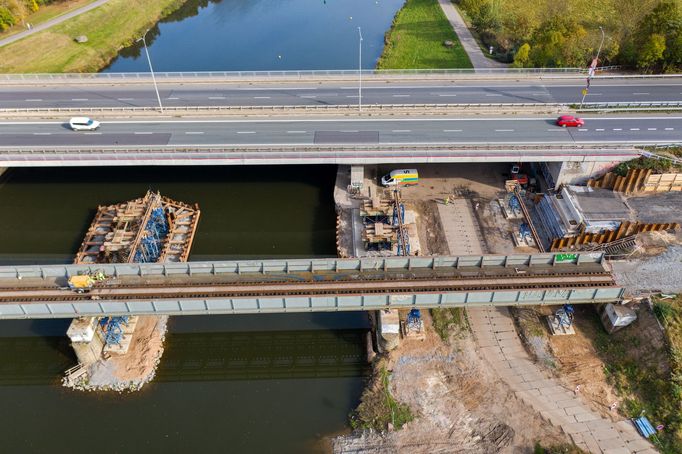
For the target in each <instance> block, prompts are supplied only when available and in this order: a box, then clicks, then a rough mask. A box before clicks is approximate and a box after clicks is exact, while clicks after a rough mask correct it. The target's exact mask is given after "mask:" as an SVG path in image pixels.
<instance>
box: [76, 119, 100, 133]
mask: <svg viewBox="0 0 682 454" xmlns="http://www.w3.org/2000/svg"><path fill="white" fill-rule="evenodd" d="M69 126H71V129H73V130H74V131H94V130H96V129H97V128H99V121H97V120H93V119H92V118H88V117H73V118H72V119H71V120H69Z"/></svg>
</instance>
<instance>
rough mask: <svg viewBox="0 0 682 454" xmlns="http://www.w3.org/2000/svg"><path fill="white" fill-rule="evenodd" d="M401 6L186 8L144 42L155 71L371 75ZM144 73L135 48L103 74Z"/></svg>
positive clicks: (311, 2) (370, 1) (237, 0)
mask: <svg viewBox="0 0 682 454" xmlns="http://www.w3.org/2000/svg"><path fill="white" fill-rule="evenodd" d="M403 2H404V0H287V1H278V0H218V1H215V0H213V1H208V0H189V1H188V2H187V3H186V4H185V5H184V6H183V7H182V8H180V9H179V10H178V11H176V12H175V13H173V14H171V15H170V16H169V17H167V18H166V19H164V20H163V21H161V23H159V24H158V25H157V26H156V27H154V28H152V29H151V30H150V31H149V34H148V35H147V45H148V47H149V53H150V55H151V59H152V64H153V66H154V70H155V71H243V70H249V71H255V70H265V71H271V70H303V69H357V67H358V54H359V46H358V44H359V35H358V27H361V29H362V38H363V41H362V67H363V68H365V69H368V68H374V66H375V63H376V60H377V59H378V58H379V56H380V55H381V52H382V50H383V47H384V33H385V32H386V31H387V30H388V29H389V28H390V26H391V22H392V20H393V17H394V16H395V13H396V12H397V11H398V9H400V7H401V6H402V4H403ZM148 70H149V67H148V64H147V60H146V57H145V56H144V51H143V48H142V45H141V44H139V43H138V44H136V45H134V46H132V47H130V48H127V49H124V50H123V51H122V52H121V54H120V55H119V57H118V58H117V59H116V60H114V61H113V62H112V64H111V65H110V66H109V68H107V69H106V70H105V71H104V72H138V71H141V72H146V71H148Z"/></svg>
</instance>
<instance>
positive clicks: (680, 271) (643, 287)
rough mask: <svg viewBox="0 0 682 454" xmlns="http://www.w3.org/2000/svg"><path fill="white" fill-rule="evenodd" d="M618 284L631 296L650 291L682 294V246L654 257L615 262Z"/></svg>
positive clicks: (614, 270) (614, 268) (673, 247)
mask: <svg viewBox="0 0 682 454" xmlns="http://www.w3.org/2000/svg"><path fill="white" fill-rule="evenodd" d="M611 266H612V267H613V274H614V276H615V278H616V282H617V283H618V284H619V285H622V286H624V287H625V288H626V290H627V292H628V293H629V294H631V295H638V294H640V293H643V292H647V291H649V290H658V291H661V292H664V293H682V246H679V245H678V246H671V247H669V248H668V249H667V250H666V251H665V252H663V253H662V254H660V255H657V256H654V257H645V258H641V259H631V260H628V261H627V262H613V263H612V264H611Z"/></svg>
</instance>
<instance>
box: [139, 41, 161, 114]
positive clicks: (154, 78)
mask: <svg viewBox="0 0 682 454" xmlns="http://www.w3.org/2000/svg"><path fill="white" fill-rule="evenodd" d="M147 33H149V29H147V31H146V32H144V35H142V38H140V39H138V40H137V42H138V43H139V42H140V41H142V44H144V52H145V54H147V63H149V71H150V72H151V73H152V81H153V82H154V91H156V99H157V100H158V101H159V109H160V110H161V113H163V105H162V104H161V96H160V95H159V87H158V86H157V85H156V77H154V68H152V59H151V58H149V49H147V39H146V38H147Z"/></svg>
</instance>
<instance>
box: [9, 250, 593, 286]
mask: <svg viewBox="0 0 682 454" xmlns="http://www.w3.org/2000/svg"><path fill="white" fill-rule="evenodd" d="M602 259H603V254H602V253H601V252H596V253H594V252H590V253H576V254H565V253H558V254H554V253H543V254H513V255H465V256H437V257H376V258H374V257H371V258H359V259H335V258H330V259H310V260H305V259H291V260H236V261H216V262H184V263H103V264H95V265H26V266H2V267H0V279H3V280H5V279H10V280H13V279H24V278H40V279H47V278H68V277H70V276H75V275H78V274H83V273H92V272H95V271H102V272H104V273H105V274H107V275H110V276H117V277H124V276H171V275H185V276H202V275H203V276H220V275H226V274H231V275H237V276H239V275H242V274H261V275H266V274H268V273H276V274H281V273H294V272H307V273H336V272H346V271H357V272H359V273H362V272H363V271H373V270H381V271H396V270H411V271H417V270H420V269H422V270H434V269H448V268H449V269H459V268H467V267H469V268H471V267H474V268H490V267H503V268H508V267H512V268H513V267H521V266H524V267H531V268H532V267H535V266H545V267H546V266H558V267H562V266H563V267H567V266H570V267H572V268H576V267H579V266H580V265H584V264H595V263H602Z"/></svg>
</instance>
